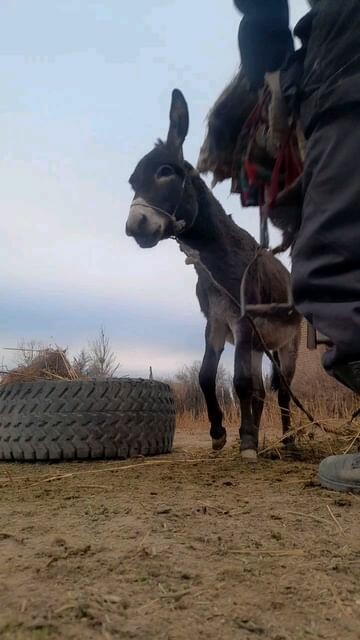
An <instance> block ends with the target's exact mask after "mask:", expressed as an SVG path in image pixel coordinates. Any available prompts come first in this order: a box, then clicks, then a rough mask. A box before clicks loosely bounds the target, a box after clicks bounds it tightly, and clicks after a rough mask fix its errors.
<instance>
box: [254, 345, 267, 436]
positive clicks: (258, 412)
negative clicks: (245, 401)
mask: <svg viewBox="0 0 360 640" xmlns="http://www.w3.org/2000/svg"><path fill="white" fill-rule="evenodd" d="M262 362H263V353H262V351H254V350H253V351H252V354H251V373H252V379H253V399H252V414H253V420H254V425H255V429H256V430H257V432H259V428H260V422H261V416H262V413H263V409H264V401H265V387H264V380H263V375H262Z"/></svg>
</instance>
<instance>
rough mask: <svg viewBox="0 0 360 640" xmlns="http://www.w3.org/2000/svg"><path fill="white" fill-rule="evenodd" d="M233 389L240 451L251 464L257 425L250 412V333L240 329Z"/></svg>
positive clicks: (252, 394) (257, 438)
mask: <svg viewBox="0 0 360 640" xmlns="http://www.w3.org/2000/svg"><path fill="white" fill-rule="evenodd" d="M234 387H235V391H236V393H237V396H238V398H239V401H240V408H241V424H240V451H241V456H242V457H243V458H244V459H246V460H249V461H251V462H256V460H257V448H258V440H259V425H258V424H256V423H255V421H254V416H253V412H252V404H253V397H254V384H253V375H252V331H251V330H250V329H248V328H247V327H245V328H244V329H241V331H240V332H239V335H238V337H237V340H236V346H235V367H234Z"/></svg>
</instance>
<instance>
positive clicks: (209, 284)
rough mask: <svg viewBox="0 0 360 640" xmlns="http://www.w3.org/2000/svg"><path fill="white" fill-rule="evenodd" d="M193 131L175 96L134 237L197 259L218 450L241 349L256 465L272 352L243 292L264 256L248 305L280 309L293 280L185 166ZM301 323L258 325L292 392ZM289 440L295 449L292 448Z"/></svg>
mask: <svg viewBox="0 0 360 640" xmlns="http://www.w3.org/2000/svg"><path fill="white" fill-rule="evenodd" d="M188 128H189V114H188V108H187V104H186V101H185V98H184V97H183V95H182V93H181V92H180V91H178V90H176V89H175V90H174V92H173V96H172V104H171V110H170V128H169V132H168V136H167V140H166V142H161V141H160V142H158V143H157V144H156V146H155V148H154V149H153V150H152V151H150V153H148V154H147V155H146V156H144V158H142V160H140V162H139V164H138V165H137V167H136V169H135V171H134V173H133V174H132V176H131V178H130V184H131V186H132V188H133V189H134V191H135V196H134V200H133V202H132V204H131V207H130V213H129V217H128V220H127V223H126V233H127V234H128V235H129V236H132V237H134V238H135V240H136V242H137V243H138V244H139V245H140V247H143V248H150V247H154V246H155V245H157V244H158V242H160V240H164V239H166V238H170V237H175V238H176V240H177V241H178V242H179V244H180V248H182V249H183V250H184V251H185V253H189V252H193V254H194V255H196V256H197V257H198V259H196V258H195V260H194V263H195V269H196V271H197V275H198V283H197V288H196V294H197V297H198V300H199V303H200V307H201V310H202V312H203V313H204V315H205V317H206V319H207V324H206V332H205V338H206V348H205V355H204V359H203V363H202V366H201V371H200V376H199V380H200V386H201V389H202V391H203V393H204V396H205V400H206V404H207V409H208V416H209V421H210V424H211V429H210V435H211V438H212V446H213V449H215V450H219V449H221V448H222V447H223V446H224V445H225V443H226V430H225V428H224V426H223V424H222V421H223V414H222V411H221V409H220V406H219V404H218V401H217V398H216V373H217V368H218V364H219V360H220V356H221V354H222V352H223V349H224V346H225V342H226V341H228V342H230V343H232V344H234V345H235V368H234V387H235V390H236V393H237V395H238V397H239V400H240V407H241V426H240V442H241V454H242V456H243V457H244V458H246V459H248V460H256V457H257V448H258V433H259V425H260V419H261V414H262V410H263V405H264V397H265V389H264V384H263V378H262V359H263V353H264V348H263V345H262V342H261V340H259V337H258V336H257V335H256V332H254V329H253V327H252V326H251V324H250V322H249V321H248V319H247V318H246V317H242V314H241V311H240V304H239V303H238V302H237V301H239V298H240V285H241V282H242V278H243V276H244V272H245V270H246V269H247V267H248V266H249V264H250V263H251V262H252V260H253V258H254V256H255V254H256V252H259V257H258V258H257V260H256V261H255V262H254V263H253V264H252V265H251V266H250V269H249V271H248V274H247V277H246V300H247V302H248V303H251V304H257V303H262V304H266V303H273V302H276V303H280V302H285V301H286V299H287V290H288V285H289V274H288V272H287V270H286V269H285V267H284V266H283V265H282V264H281V263H280V262H279V261H278V260H277V259H276V258H274V256H273V255H272V254H271V253H269V252H267V251H262V250H259V246H258V244H257V243H256V241H255V240H254V238H252V236H250V235H249V234H248V233H247V232H246V231H245V230H244V229H241V228H240V227H238V226H237V225H236V224H235V223H234V222H233V220H232V219H231V217H230V216H228V215H226V213H225V212H224V210H223V208H222V207H221V205H220V203H219V202H218V201H217V200H216V198H215V197H214V196H213V194H212V192H211V191H210V190H209V189H208V187H207V186H206V184H205V182H204V181H203V180H202V179H201V177H200V176H199V174H198V173H197V171H195V169H194V168H193V167H192V166H191V165H190V164H188V163H187V162H185V161H184V158H183V151H182V146H183V142H184V140H185V137H186V135H187V133H188ZM300 321H301V318H300V316H299V315H298V314H297V313H296V312H294V313H293V314H292V315H291V316H289V317H288V318H287V319H281V318H280V319H279V317H277V318H276V319H275V317H274V318H269V319H257V320H256V326H257V329H258V330H259V332H260V334H261V337H262V340H263V341H264V343H265V344H266V346H267V347H268V349H270V350H272V351H273V352H274V355H275V357H276V358H277V361H278V362H279V363H280V368H281V372H282V374H283V376H284V378H285V380H286V381H287V383H288V385H290V384H291V381H292V379H293V376H294V372H295V365H296V358H297V352H298V344H299V333H300ZM278 383H279V386H278V391H279V393H278V400H279V405H280V409H281V417H282V425H283V431H284V434H285V433H286V432H287V431H288V429H289V427H290V415H289V402H290V397H289V393H288V390H287V388H286V385H284V384H283V382H282V381H281V379H280V380H279V381H278ZM290 440H291V438H288V439H287V441H290Z"/></svg>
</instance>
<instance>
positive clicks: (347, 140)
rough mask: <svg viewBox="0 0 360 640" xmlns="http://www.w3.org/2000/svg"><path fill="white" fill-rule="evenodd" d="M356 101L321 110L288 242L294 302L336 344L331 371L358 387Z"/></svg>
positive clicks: (328, 364) (359, 130) (359, 117)
mask: <svg viewBox="0 0 360 640" xmlns="http://www.w3.org/2000/svg"><path fill="white" fill-rule="evenodd" d="M359 153H360V107H358V108H357V109H354V110H353V111H352V112H350V111H349V112H347V113H343V114H340V113H338V114H337V115H335V114H334V115H333V116H332V117H330V115H328V116H327V118H326V120H323V122H321V123H319V125H318V126H317V128H316V130H315V131H314V132H313V134H312V135H311V137H310V139H309V140H308V143H307V148H306V161H305V170H304V207H303V213H302V221H301V227H300V230H299V233H298V236H297V240H296V243H295V246H294V250H293V255H292V259H293V269H292V279H293V292H294V301H295V305H296V307H297V308H298V310H299V311H300V312H301V313H302V314H303V315H304V316H305V317H306V318H307V319H308V320H309V321H310V323H311V324H313V326H314V327H315V328H316V329H317V330H318V331H320V332H321V333H322V334H324V335H326V336H328V337H329V338H330V340H331V342H332V343H333V344H334V345H335V346H334V348H333V349H331V350H330V351H328V352H327V353H326V354H325V356H324V362H323V364H324V367H325V369H326V370H327V372H328V373H330V375H333V376H335V377H336V378H337V379H338V380H340V381H341V382H343V384H345V385H346V386H349V387H350V388H352V389H353V390H354V391H356V392H358V393H360V179H359V177H358V175H357V166H358V157H359Z"/></svg>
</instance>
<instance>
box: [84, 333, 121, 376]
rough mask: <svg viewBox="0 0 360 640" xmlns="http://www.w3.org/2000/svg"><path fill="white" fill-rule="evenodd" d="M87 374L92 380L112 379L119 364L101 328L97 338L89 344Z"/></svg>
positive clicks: (108, 339)
mask: <svg viewBox="0 0 360 640" xmlns="http://www.w3.org/2000/svg"><path fill="white" fill-rule="evenodd" d="M86 354H87V355H88V356H89V365H88V370H87V373H88V375H89V376H91V377H94V378H112V377H114V375H115V373H116V372H117V370H118V368H119V366H120V364H119V363H118V362H117V361H116V355H115V353H114V351H113V350H112V347H111V344H110V338H109V337H108V336H107V335H106V334H105V331H104V329H103V327H101V328H100V332H99V336H98V337H97V338H96V340H94V341H93V342H91V343H90V345H89V350H88V352H86Z"/></svg>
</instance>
